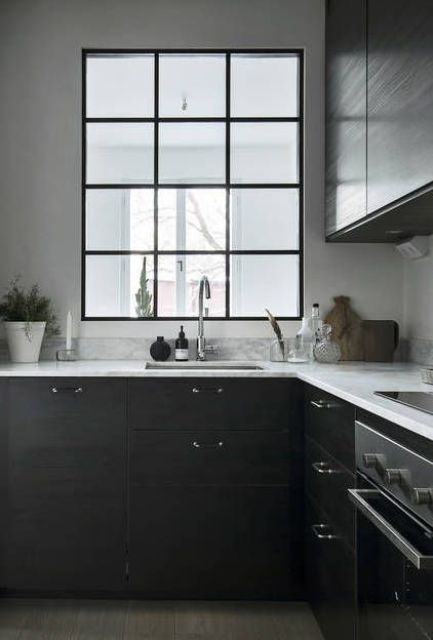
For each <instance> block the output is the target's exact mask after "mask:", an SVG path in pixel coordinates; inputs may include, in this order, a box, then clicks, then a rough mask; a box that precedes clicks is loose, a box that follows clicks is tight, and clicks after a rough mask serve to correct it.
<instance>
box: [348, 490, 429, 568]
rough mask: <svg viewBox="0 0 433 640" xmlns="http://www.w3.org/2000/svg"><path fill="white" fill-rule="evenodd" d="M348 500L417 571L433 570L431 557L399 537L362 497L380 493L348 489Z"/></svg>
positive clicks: (379, 492) (399, 534) (393, 528)
mask: <svg viewBox="0 0 433 640" xmlns="http://www.w3.org/2000/svg"><path fill="white" fill-rule="evenodd" d="M348 492H349V498H350V500H351V501H352V502H353V503H354V504H355V506H356V508H357V509H359V511H360V512H361V513H362V514H363V515H364V516H365V517H366V518H367V520H369V521H370V522H371V523H372V524H373V525H374V526H375V527H376V528H377V529H378V530H379V531H380V532H381V533H383V535H384V536H385V537H386V538H388V540H389V541H390V542H391V543H392V544H393V545H394V547H396V549H398V550H399V551H400V552H401V553H402V554H403V555H404V557H405V558H406V559H407V560H409V562H411V563H412V564H413V565H414V566H415V567H416V568H417V569H422V570H433V556H426V555H424V554H422V553H421V552H420V551H419V550H418V549H416V548H415V547H414V546H413V545H412V544H411V543H410V542H409V541H408V540H407V539H406V538H405V537H404V536H402V535H401V533H400V532H399V531H397V529H396V528H395V527H393V526H392V525H391V524H390V523H389V522H388V521H387V520H385V518H384V517H383V516H382V515H381V514H380V513H379V512H378V511H376V509H374V508H373V507H372V506H371V505H370V504H369V503H368V502H367V501H366V500H364V497H363V496H365V497H368V496H372V495H380V496H383V497H384V498H386V496H385V495H384V494H383V493H382V492H381V491H377V490H374V489H348Z"/></svg>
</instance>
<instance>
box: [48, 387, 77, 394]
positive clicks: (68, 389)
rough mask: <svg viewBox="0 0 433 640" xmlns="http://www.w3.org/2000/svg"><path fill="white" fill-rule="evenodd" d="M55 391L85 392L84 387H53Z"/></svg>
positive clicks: (52, 389)
mask: <svg viewBox="0 0 433 640" xmlns="http://www.w3.org/2000/svg"><path fill="white" fill-rule="evenodd" d="M51 391H52V392H53V393H83V387H51Z"/></svg>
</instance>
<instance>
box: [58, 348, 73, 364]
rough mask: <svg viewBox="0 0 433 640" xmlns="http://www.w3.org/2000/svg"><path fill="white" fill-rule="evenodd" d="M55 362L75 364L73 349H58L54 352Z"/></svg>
mask: <svg viewBox="0 0 433 640" xmlns="http://www.w3.org/2000/svg"><path fill="white" fill-rule="evenodd" d="M56 360H57V361H58V362H75V361H76V360H77V352H76V351H75V349H58V351H56Z"/></svg>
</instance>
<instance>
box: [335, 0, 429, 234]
mask: <svg viewBox="0 0 433 640" xmlns="http://www.w3.org/2000/svg"><path fill="white" fill-rule="evenodd" d="M326 31H327V36H326V68H327V76H326V79H327V82H326V91H327V98H326V104H327V114H326V148H327V151H326V176H327V177H326V184H327V197H326V235H327V238H328V240H332V241H337V242H396V241H398V240H400V239H403V238H407V237H410V236H413V235H427V234H431V233H433V216H432V215H431V211H432V207H433V170H432V166H431V157H432V155H433V40H432V38H431V33H432V31H433V10H432V6H431V2H430V0H419V1H417V2H414V3H409V4H408V3H407V2H405V0H381V1H380V2H377V1H374V0H363V1H362V2H361V1H360V0H346V1H345V0H328V10H327V24H326ZM366 52H367V54H366Z"/></svg>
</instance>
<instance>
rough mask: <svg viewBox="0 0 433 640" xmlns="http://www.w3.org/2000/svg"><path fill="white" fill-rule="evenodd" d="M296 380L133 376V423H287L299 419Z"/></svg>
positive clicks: (146, 425) (231, 425)
mask: <svg viewBox="0 0 433 640" xmlns="http://www.w3.org/2000/svg"><path fill="white" fill-rule="evenodd" d="M298 394H299V385H298V383H297V381H296V380H263V379H261V380H259V379H232V378H201V379H200V378H188V379H162V380H161V379H158V380H130V381H129V383H128V416H129V425H130V427H131V428H133V429H195V430H201V431H204V430H209V429H269V428H278V429H282V428H285V427H287V426H288V425H289V423H290V421H291V420H294V419H295V415H296V413H295V412H296V411H297V398H298V397H299V395H298Z"/></svg>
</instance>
